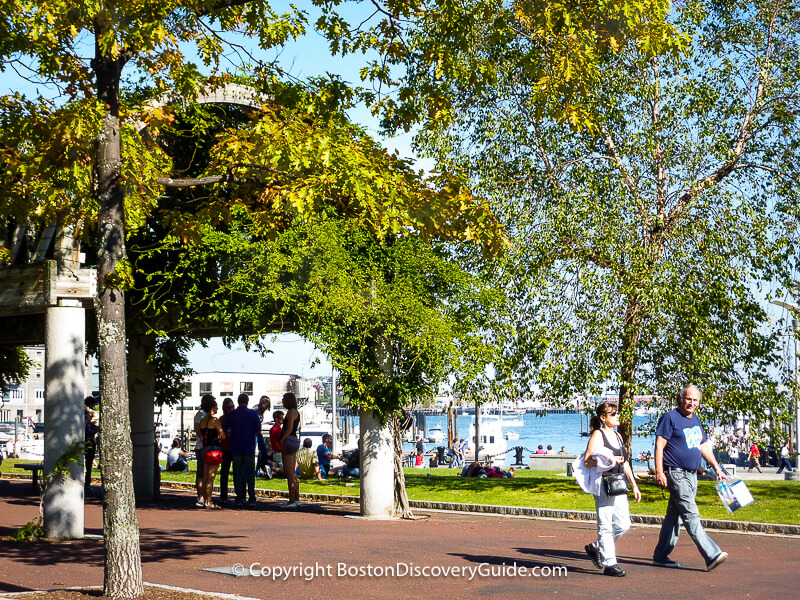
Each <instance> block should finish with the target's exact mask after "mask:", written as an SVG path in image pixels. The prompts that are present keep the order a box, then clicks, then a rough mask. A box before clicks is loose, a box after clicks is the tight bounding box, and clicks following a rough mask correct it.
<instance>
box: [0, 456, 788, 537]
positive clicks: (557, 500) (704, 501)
mask: <svg viewBox="0 0 800 600" xmlns="http://www.w3.org/2000/svg"><path fill="white" fill-rule="evenodd" d="M22 462H32V461H19V460H7V461H5V462H3V465H2V467H0V469H2V471H3V472H5V473H19V474H22V473H27V471H23V470H22V469H20V468H18V467H17V463H22ZM163 465H164V463H163V462H162V466H163ZM189 468H190V469H191V471H190V472H188V473H174V472H167V471H164V472H162V473H161V480H162V481H181V482H186V483H194V479H195V468H196V464H195V463H194V462H190V463H189ZM404 471H405V474H406V488H407V489H408V496H409V498H411V499H412V500H430V501H437V502H459V503H464V504H496V505H501V506H528V507H533V508H547V509H559V510H583V511H593V510H594V498H593V497H592V496H590V495H588V494H585V493H583V491H582V490H581V489H580V488H579V487H578V485H577V484H576V483H575V480H574V479H572V478H571V477H564V476H559V475H555V474H553V473H552V472H549V471H527V470H519V471H517V475H516V477H514V478H513V479H474V478H466V479H462V478H461V477H457V476H456V474H457V473H459V472H460V471H459V470H457V469H414V468H407V469H404ZM428 473H430V477H428V475H427V474H428ZM94 474H95V475H98V476H99V473H98V472H97V469H95V470H94ZM216 483H217V484H219V472H218V473H217V479H216ZM229 483H230V485H231V486H232V485H233V478H232V477H231V478H230V481H229ZM256 487H258V488H262V489H271V490H281V491H286V489H287V487H286V480H285V479H272V480H268V479H256ZM639 487H640V489H641V491H642V501H641V503H640V504H636V503H635V502H634V501H633V496H630V499H631V502H630V507H631V513H633V514H642V515H664V513H665V512H666V510H667V493H666V491H665V490H662V489H661V488H660V487H658V486H657V485H656V484H655V483H649V482H642V483H640V484H639ZM747 487H748V488H749V489H750V492H751V493H752V494H753V497H754V498H755V502H754V503H753V504H751V505H750V506H746V507H744V508H741V509H739V510H737V511H736V512H735V513H729V512H727V511H726V510H725V508H724V507H723V506H722V503H721V502H720V500H719V498H717V493H716V490H715V489H714V483H713V482H711V481H701V482H699V483H698V491H697V505H698V507H699V509H700V514H701V515H702V516H703V517H704V518H707V519H724V520H731V521H753V522H757V523H785V524H792V525H800V485H798V483H797V482H795V481H784V480H776V481H764V480H748V481H747ZM300 491H301V492H303V493H317V494H336V495H343V496H354V497H358V495H359V493H360V485H359V481H358V480H357V479H346V480H339V479H329V480H327V481H307V480H301V481H300Z"/></svg>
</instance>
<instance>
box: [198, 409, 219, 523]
mask: <svg viewBox="0 0 800 600" xmlns="http://www.w3.org/2000/svg"><path fill="white" fill-rule="evenodd" d="M212 402H216V398H214V396H212V395H211V394H206V395H205V396H203V397H202V398H200V410H198V411H197V412H196V413H195V415H194V434H195V437H196V438H197V442H196V443H195V445H194V456H195V459H196V460H197V472H196V473H195V476H194V483H195V489H196V490H197V504H196V506H197V507H199V508H202V507H203V506H205V502H206V501H205V486H204V484H203V476H204V475H205V471H206V469H205V460H204V458H205V452H204V451H203V433H202V432H201V431H200V422H201V421H202V420H203V419H204V418H205V416H206V415H207V414H208V411H209V407H210V406H211V403H212Z"/></svg>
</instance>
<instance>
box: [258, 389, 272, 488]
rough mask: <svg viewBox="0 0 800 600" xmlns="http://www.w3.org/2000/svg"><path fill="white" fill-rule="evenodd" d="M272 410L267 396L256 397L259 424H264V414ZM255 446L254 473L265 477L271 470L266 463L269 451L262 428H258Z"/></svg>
mask: <svg viewBox="0 0 800 600" xmlns="http://www.w3.org/2000/svg"><path fill="white" fill-rule="evenodd" d="M270 410H272V401H271V400H270V399H269V396H261V398H259V399H258V406H256V413H258V419H259V421H261V426H262V428H263V426H264V418H265V415H267V414H269V411H270ZM256 446H257V447H258V461H257V462H256V474H260V475H263V476H265V477H266V475H267V473H268V472H269V471H271V469H270V468H269V465H268V464H267V455H268V454H269V451H268V450H267V442H266V440H265V439H264V434H263V433H262V430H261V429H259V430H258V434H257V435H256Z"/></svg>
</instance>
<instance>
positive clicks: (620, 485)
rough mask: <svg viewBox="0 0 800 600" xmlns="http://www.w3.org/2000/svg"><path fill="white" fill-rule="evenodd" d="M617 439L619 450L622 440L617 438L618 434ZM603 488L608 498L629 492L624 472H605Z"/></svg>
mask: <svg viewBox="0 0 800 600" xmlns="http://www.w3.org/2000/svg"><path fill="white" fill-rule="evenodd" d="M617 439H618V440H619V444H620V448H621V447H622V438H621V437H619V434H618V433H617ZM623 454H624V452H623ZM603 488H604V489H605V490H606V495H608V496H621V495H622V494H627V493H628V492H629V491H630V490H629V489H628V478H627V477H626V476H625V473H624V472H623V473H611V472H609V471H606V472H605V473H603Z"/></svg>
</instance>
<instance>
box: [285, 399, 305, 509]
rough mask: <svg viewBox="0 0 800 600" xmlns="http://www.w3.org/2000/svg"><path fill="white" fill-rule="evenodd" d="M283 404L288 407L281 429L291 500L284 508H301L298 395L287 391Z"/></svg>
mask: <svg viewBox="0 0 800 600" xmlns="http://www.w3.org/2000/svg"><path fill="white" fill-rule="evenodd" d="M281 404H283V407H284V408H285V409H286V416H285V417H284V418H283V429H282V430H281V455H282V457H283V472H284V473H285V474H286V485H287V487H288V488H289V501H288V502H287V503H286V504H284V505H283V508H299V506H300V480H299V479H298V478H297V451H298V450H300V438H299V437H298V435H297V433H298V429H299V428H300V413H299V412H298V410H297V397H296V396H295V395H294V394H293V393H292V392H286V393H285V394H284V395H283V400H282V402H281Z"/></svg>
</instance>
